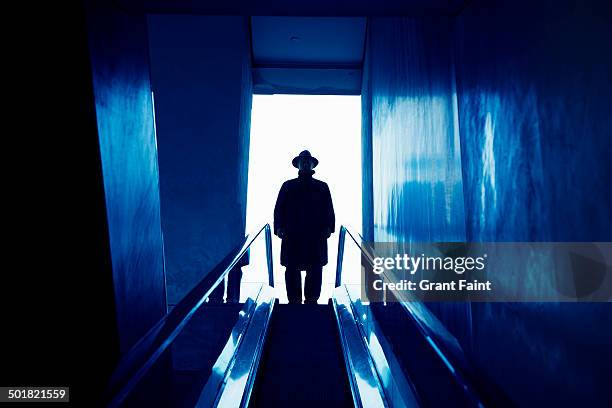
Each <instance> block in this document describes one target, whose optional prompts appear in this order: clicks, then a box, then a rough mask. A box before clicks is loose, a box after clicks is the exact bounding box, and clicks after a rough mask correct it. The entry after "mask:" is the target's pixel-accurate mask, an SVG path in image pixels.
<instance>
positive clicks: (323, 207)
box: [274, 171, 335, 268]
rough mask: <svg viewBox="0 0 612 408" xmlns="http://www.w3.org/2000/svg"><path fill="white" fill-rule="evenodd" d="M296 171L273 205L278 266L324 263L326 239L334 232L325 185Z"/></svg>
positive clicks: (331, 205) (303, 265)
mask: <svg viewBox="0 0 612 408" xmlns="http://www.w3.org/2000/svg"><path fill="white" fill-rule="evenodd" d="M313 173H314V171H310V172H308V171H300V172H299V173H298V174H299V176H298V178H295V179H292V180H287V181H285V182H284V183H283V186H282V187H281V189H280V192H279V193H278V198H277V200H276V206H275V207H274V233H275V234H276V235H278V236H281V235H280V232H281V231H282V232H283V233H284V235H283V236H281V238H282V239H283V243H282V245H281V265H283V266H288V265H290V266H296V267H300V268H306V267H309V266H322V265H326V264H327V238H329V234H331V233H332V232H334V224H335V216H334V207H333V204H332V200H331V194H330V193H329V187H327V184H326V183H324V182H323V181H320V180H316V179H314V178H312V174H313Z"/></svg>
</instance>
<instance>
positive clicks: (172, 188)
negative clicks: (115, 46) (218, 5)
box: [149, 15, 252, 304]
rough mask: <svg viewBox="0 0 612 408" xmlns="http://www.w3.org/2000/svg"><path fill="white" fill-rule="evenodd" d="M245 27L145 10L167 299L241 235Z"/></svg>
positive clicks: (247, 84) (246, 115)
mask: <svg viewBox="0 0 612 408" xmlns="http://www.w3.org/2000/svg"><path fill="white" fill-rule="evenodd" d="M247 33H248V31H247V20H246V18H243V17H219V16H190V15H151V16H149V40H150V41H149V42H150V55H151V76H152V83H153V89H154V94H155V113H156V126H157V137H158V144H159V163H160V164H159V165H160V186H161V209H162V226H163V231H164V244H165V249H166V252H165V255H166V259H165V260H166V269H167V286H168V299H169V303H170V304H176V303H177V302H178V301H179V300H180V299H181V298H182V297H183V296H184V295H185V294H186V293H187V292H188V291H189V290H190V289H192V288H193V286H194V285H195V284H196V283H197V282H199V281H200V280H201V279H202V278H203V277H204V275H205V274H206V273H207V272H208V271H210V270H211V269H212V268H213V267H214V266H215V265H216V264H217V263H218V262H219V261H220V260H221V259H223V257H224V256H225V255H227V253H228V252H229V251H230V250H231V249H233V248H234V246H235V245H237V243H238V242H239V241H240V239H242V237H244V232H245V231H244V228H245V217H246V210H245V209H246V186H247V185H246V182H247V174H248V172H247V168H248V150H249V148H248V140H249V132H250V125H249V124H250V113H251V99H252V91H251V87H252V80H251V69H250V61H249V55H250V54H249V37H248V34H247Z"/></svg>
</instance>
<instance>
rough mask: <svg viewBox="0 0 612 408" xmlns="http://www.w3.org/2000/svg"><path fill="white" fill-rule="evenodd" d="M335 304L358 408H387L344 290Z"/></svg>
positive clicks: (341, 288) (338, 293) (347, 366)
mask: <svg viewBox="0 0 612 408" xmlns="http://www.w3.org/2000/svg"><path fill="white" fill-rule="evenodd" d="M332 302H333V305H334V311H335V313H336V319H337V322H338V329H339V331H340V341H341V343H342V350H343V352H344V359H345V363H346V368H347V372H348V374H349V379H350V382H351V391H352V393H353V400H354V402H355V406H357V407H368V408H370V407H387V406H388V405H387V402H386V400H385V397H384V393H383V390H382V386H381V384H380V379H379V378H378V375H377V373H376V369H375V367H374V364H373V362H372V360H371V358H370V354H369V352H368V349H367V347H366V344H365V343H364V340H363V337H362V335H361V333H360V331H359V328H358V327H357V322H356V321H355V318H354V316H353V311H352V308H351V301H350V298H349V296H348V293H347V292H346V289H345V288H344V287H339V288H336V289H335V290H334V296H333V298H332Z"/></svg>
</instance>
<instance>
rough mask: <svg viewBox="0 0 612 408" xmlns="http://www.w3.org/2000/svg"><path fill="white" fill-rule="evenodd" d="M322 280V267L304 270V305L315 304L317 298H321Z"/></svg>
mask: <svg viewBox="0 0 612 408" xmlns="http://www.w3.org/2000/svg"><path fill="white" fill-rule="evenodd" d="M322 279H323V267H322V266H311V267H309V268H308V269H307V270H306V283H305V286H306V287H305V288H304V292H305V293H304V295H305V297H306V302H305V303H317V301H318V300H319V296H321V281H322Z"/></svg>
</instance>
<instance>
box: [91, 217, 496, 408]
mask: <svg viewBox="0 0 612 408" xmlns="http://www.w3.org/2000/svg"><path fill="white" fill-rule="evenodd" d="M262 232H263V234H262ZM345 236H349V237H350V238H351V239H350V240H345ZM260 237H262V238H264V239H265V241H263V239H259V241H256V240H258V238H260ZM254 242H259V243H261V244H265V245H262V246H261V247H260V249H262V250H263V252H265V257H264V259H265V260H266V264H267V265H258V264H257V262H255V265H254V267H255V270H259V271H264V270H267V278H268V279H267V282H266V283H263V282H261V281H258V283H253V282H250V283H249V282H247V281H246V280H244V279H243V282H242V284H241V287H240V293H241V295H240V302H241V303H231V302H229V300H228V303H224V302H223V300H222V299H221V300H219V297H218V296H215V298H217V300H215V301H211V300H212V299H213V296H212V295H213V294H214V293H217V294H219V293H222V292H223V290H222V289H223V285H224V282H225V281H226V280H227V279H226V277H227V276H228V274H229V272H230V271H231V270H232V268H234V267H236V266H237V265H240V264H239V261H240V260H241V259H242V257H243V256H245V254H246V253H247V251H249V250H250V251H251V252H252V251H253V250H254V248H255V247H256V246H257V244H256V245H252V244H254ZM345 242H346V243H345ZM349 244H350V245H349ZM345 246H346V247H347V248H350V250H352V251H355V253H353V254H352V255H353V258H354V259H360V258H362V259H368V256H370V255H368V254H367V253H366V251H365V249H364V247H363V246H362V245H361V241H360V240H358V239H356V238H355V236H354V235H353V234H351V233H350V232H349V231H348V230H347V229H346V228H345V227H342V228H341V230H340V239H339V248H338V267H337V273H336V288H335V289H334V291H333V296H332V298H331V299H330V302H329V304H327V305H306V304H305V305H289V304H279V303H278V300H277V299H276V292H275V288H274V287H273V286H274V276H273V271H272V245H271V232H270V227H269V225H265V226H264V227H262V228H261V229H259V230H258V231H257V232H256V233H255V234H251V235H249V236H247V237H245V240H244V242H243V243H242V244H241V245H240V246H239V247H237V248H236V249H235V250H234V251H232V252H231V253H230V254H229V255H228V256H227V257H226V258H225V259H224V260H223V261H221V262H220V263H219V265H217V267H216V268H215V269H213V270H212V271H210V272H209V273H208V274H206V277H205V278H204V279H203V280H202V282H200V284H198V285H197V286H196V287H195V288H194V289H193V290H192V291H191V292H190V293H189V294H188V295H187V296H186V297H185V298H184V299H183V300H182V301H181V302H180V303H179V304H178V305H176V306H175V307H174V308H173V309H172V310H171V311H170V312H169V313H168V315H166V316H165V317H164V318H163V319H162V320H161V321H160V322H159V323H158V324H157V325H155V326H154V327H153V328H151V330H150V331H149V332H148V333H147V334H146V335H145V336H144V337H143V338H142V339H141V340H140V341H139V342H138V343H137V344H136V345H135V346H134V348H133V349H132V350H130V351H129V352H128V353H127V354H126V355H125V356H124V357H123V359H122V360H121V361H120V363H119V365H118V366H117V368H116V370H115V372H114V374H113V376H112V377H111V381H110V383H109V387H108V390H107V393H106V395H105V396H104V397H103V399H102V405H103V406H107V407H143V406H146V407H160V408H161V407H163V408H183V407H185V408H187V407H228V408H235V407H249V406H250V407H272V408H274V407H312V406H316V407H352V406H355V407H368V408H370V407H371V408H383V407H434V408H437V407H445V406H449V405H452V406H465V407H484V406H487V405H488V404H485V402H484V401H483V400H482V399H481V398H480V395H484V393H481V392H480V391H481V389H479V388H480V387H481V386H482V384H483V383H482V382H479V381H478V377H477V375H475V373H474V372H473V371H470V370H469V368H466V366H465V365H463V364H462V362H461V360H458V359H457V358H456V356H455V355H453V354H452V353H448V352H447V350H448V349H450V348H452V344H450V345H449V344H446V343H445V338H444V336H443V335H442V336H440V333H437V332H435V331H433V330H432V329H431V327H430V325H428V319H430V317H428V316H426V315H425V314H424V312H423V311H424V310H425V308H421V307H420V306H421V305H411V304H407V303H405V302H404V303H401V302H400V303H395V304H389V305H386V304H383V303H378V304H374V303H372V304H369V303H368V302H362V299H361V291H360V285H359V284H350V283H348V282H344V281H343V278H342V268H343V264H344V262H343V259H344V252H345ZM346 250H348V249H346ZM251 259H258V258H257V257H251ZM355 267H358V265H357V266H356V265H354V264H348V265H347V268H351V269H352V268H355ZM227 282H229V280H227ZM245 282H246V283H245ZM215 291H216V292H215ZM227 293H230V291H229V289H228V291H227ZM415 353H416V354H415ZM474 384H476V385H474ZM485 385H486V384H485ZM489 401H490V400H489ZM499 401H500V400H499V399H498V400H497V401H495V402H499ZM492 405H500V404H492ZM502 405H504V404H502Z"/></svg>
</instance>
